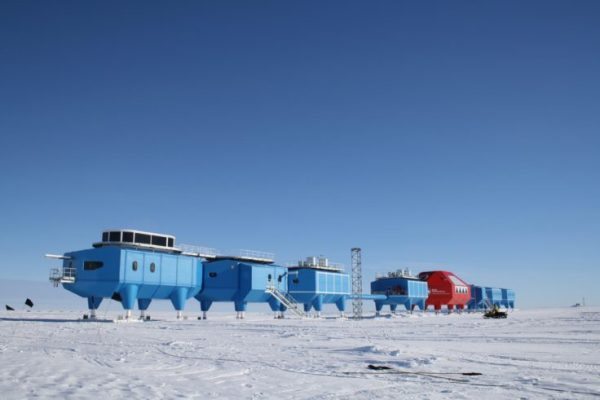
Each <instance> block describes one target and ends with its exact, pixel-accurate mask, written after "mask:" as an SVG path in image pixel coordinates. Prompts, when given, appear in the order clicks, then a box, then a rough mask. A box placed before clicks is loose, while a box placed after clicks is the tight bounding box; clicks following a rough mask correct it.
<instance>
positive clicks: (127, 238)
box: [122, 232, 133, 243]
mask: <svg viewBox="0 0 600 400" xmlns="http://www.w3.org/2000/svg"><path fill="white" fill-rule="evenodd" d="M122 240H123V242H126V243H133V232H123V239H122Z"/></svg>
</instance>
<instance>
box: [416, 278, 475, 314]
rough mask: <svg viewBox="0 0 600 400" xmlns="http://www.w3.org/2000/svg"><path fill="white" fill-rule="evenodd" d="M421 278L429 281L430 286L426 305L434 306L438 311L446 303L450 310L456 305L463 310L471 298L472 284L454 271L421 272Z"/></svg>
mask: <svg viewBox="0 0 600 400" xmlns="http://www.w3.org/2000/svg"><path fill="white" fill-rule="evenodd" d="M419 279H421V280H422V281H427V287H428V288H429V297H427V301H426V302H425V306H426V307H429V306H433V307H434V308H435V310H436V311H439V310H440V309H441V308H442V306H443V305H445V306H447V307H448V311H452V310H453V309H454V307H455V306H456V308H457V309H459V310H462V309H463V308H464V307H465V305H466V304H467V303H468V302H469V300H471V286H470V285H469V284H467V283H466V282H465V281H463V280H462V279H460V278H459V277H457V276H456V275H454V274H453V273H452V272H448V271H429V272H421V273H420V274H419Z"/></svg>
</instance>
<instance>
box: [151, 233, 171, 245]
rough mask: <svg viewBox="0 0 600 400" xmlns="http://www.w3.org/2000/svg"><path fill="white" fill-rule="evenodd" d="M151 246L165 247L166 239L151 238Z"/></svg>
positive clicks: (160, 237)
mask: <svg viewBox="0 0 600 400" xmlns="http://www.w3.org/2000/svg"><path fill="white" fill-rule="evenodd" d="M152 244H153V245H155V246H162V247H166V246H167V238H166V237H164V236H152Z"/></svg>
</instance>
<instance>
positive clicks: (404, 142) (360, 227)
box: [0, 1, 600, 307]
mask: <svg viewBox="0 0 600 400" xmlns="http://www.w3.org/2000/svg"><path fill="white" fill-rule="evenodd" d="M0 168H1V171H2V172H1V175H0V185H1V186H0V187H1V193H0V217H1V218H0V251H1V254H2V259H1V260H0V279H30V280H44V279H46V278H47V270H48V267H49V266H51V265H53V263H52V262H51V261H47V260H45V259H44V258H43V254H44V253H46V252H64V251H69V250H76V249H81V248H86V247H88V246H89V245H90V244H91V242H93V241H95V240H97V239H98V238H99V237H100V231H101V230H102V229H105V228H111V227H130V228H137V229H142V230H151V231H158V232H165V233H172V234H175V235H176V236H177V238H178V241H179V242H187V243H199V244H204V245H209V246H213V247H216V248H221V249H227V248H252V249H261V250H270V251H274V252H276V253H277V259H278V261H280V262H285V261H293V260H296V259H298V258H300V257H305V256H307V255H312V254H315V255H317V254H325V255H328V256H329V257H330V258H331V259H332V260H334V261H338V262H343V263H345V264H346V265H349V263H350V248H351V247H352V246H361V247H362V248H363V259H364V267H365V276H366V277H365V284H367V283H368V281H369V279H370V278H372V277H373V276H374V274H375V273H376V272H385V271H388V270H390V269H395V268H398V267H411V268H412V269H413V270H414V271H419V270H424V269H430V268H435V267H441V268H445V269H450V270H452V271H455V272H456V273H457V274H459V275H460V276H462V277H463V278H464V279H465V280H467V281H469V282H472V283H478V284H484V285H497V286H506V287H513V288H515V289H516V290H517V296H518V301H519V305H520V306H521V307H537V306H542V305H569V304H572V303H574V302H577V301H580V299H581V297H582V296H586V298H587V301H588V303H596V304H598V303H600V291H598V290H597V285H598V282H599V281H600V187H599V183H600V2H597V1H560V2H554V1H539V2H537V1H526V2H523V1H515V2H511V1H497V2H491V1H489V2H475V1H469V2H460V1H458V2H447V1H440V2H401V1H381V2H369V1H364V2H349V1H340V2H336V1H326V2H321V1H319V2H289V1H256V2H246V1H241V2H225V1H219V2H217V1H214V2H200V1H179V2H175V3H173V2H166V1H165V2H142V1H129V2H120V1H101V2H100V1H97V2H95V1H85V2H80V1H69V2H60V1H59V2H44V1H38V2H29V1H3V2H0Z"/></svg>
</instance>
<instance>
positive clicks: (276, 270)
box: [196, 259, 287, 312]
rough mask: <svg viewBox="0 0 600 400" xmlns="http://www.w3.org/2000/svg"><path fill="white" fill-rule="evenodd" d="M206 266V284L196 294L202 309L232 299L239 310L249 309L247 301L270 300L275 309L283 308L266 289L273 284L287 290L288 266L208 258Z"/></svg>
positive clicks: (266, 301) (284, 290)
mask: <svg viewBox="0 0 600 400" xmlns="http://www.w3.org/2000/svg"><path fill="white" fill-rule="evenodd" d="M203 266H204V271H203V274H204V280H203V286H202V289H201V290H200V292H199V293H198V294H197V295H196V299H197V300H199V301H200V307H201V309H202V311H208V310H209V309H210V307H211V305H212V303H213V302H233V303H234V305H235V310H236V311H238V312H243V311H246V307H247V303H269V305H270V306H271V309H272V310H273V311H283V310H284V308H283V307H282V305H281V304H280V302H279V301H278V300H277V299H275V298H274V297H273V296H272V295H271V294H269V293H267V292H266V289H267V287H269V286H274V287H276V288H277V289H278V290H279V291H280V292H286V291H287V269H286V268H285V267H282V266H279V265H275V264H255V263H251V262H245V261H244V262H242V261H238V260H234V259H224V260H218V261H205V262H204V264H203Z"/></svg>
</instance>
